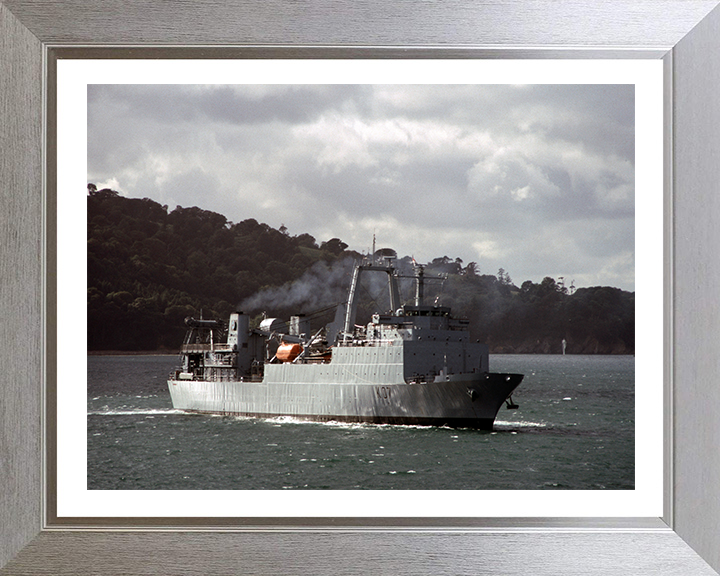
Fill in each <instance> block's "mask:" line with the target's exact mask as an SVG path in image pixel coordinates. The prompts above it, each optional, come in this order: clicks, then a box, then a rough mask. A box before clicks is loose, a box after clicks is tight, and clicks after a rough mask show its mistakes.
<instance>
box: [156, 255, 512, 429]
mask: <svg viewBox="0 0 720 576" xmlns="http://www.w3.org/2000/svg"><path fill="white" fill-rule="evenodd" d="M393 260H394V256H393V255H392V254H391V255H390V256H386V257H385V258H383V259H381V260H380V261H378V260H377V259H375V258H373V259H372V260H371V261H366V262H360V263H357V264H356V265H355V267H354V270H353V277H352V281H351V285H350V290H349V295H348V299H347V301H346V302H345V303H344V304H341V305H339V306H338V308H337V311H336V315H335V320H334V321H333V322H331V323H330V324H328V325H327V326H324V327H322V328H320V329H319V330H317V331H314V332H313V331H311V330H310V326H309V322H308V321H307V319H306V318H305V317H304V316H293V317H291V318H290V321H289V322H285V321H282V320H280V319H277V318H266V319H265V320H263V321H262V322H261V323H260V326H259V327H258V328H256V329H250V326H249V317H248V316H247V315H246V314H243V313H242V312H236V313H233V314H231V315H230V318H229V320H228V323H227V325H225V324H224V323H223V322H220V321H218V320H196V319H193V318H187V319H186V324H187V327H188V332H187V335H186V337H185V341H184V343H183V346H182V349H181V359H182V360H181V366H180V367H179V368H178V369H177V370H176V371H175V372H174V373H173V374H171V376H170V379H169V380H168V387H169V389H170V394H171V397H172V402H173V406H174V407H175V408H177V409H181V410H185V411H190V412H203V413H214V414H228V415H241V416H254V417H277V416H290V417H294V418H298V419H307V420H316V421H344V422H370V423H384V424H415V425H448V426H455V427H472V428H483V429H491V428H492V426H493V422H494V420H495V417H496V415H497V413H498V410H499V409H500V408H501V406H502V405H503V403H507V405H508V406H509V407H516V406H515V405H514V404H512V399H511V394H512V392H513V391H514V390H515V388H516V387H517V386H518V385H519V384H520V382H521V380H522V378H523V376H522V375H521V374H497V373H491V372H490V371H489V360H488V359H489V354H488V347H487V345H485V344H481V343H478V342H471V341H470V336H469V330H468V321H467V320H464V319H456V318H453V317H452V315H451V310H450V308H449V307H446V306H439V305H427V304H425V303H424V285H425V280H426V279H427V278H426V276H425V273H424V269H423V268H422V267H421V266H416V267H415V271H414V275H413V278H414V281H415V297H414V299H413V303H412V304H406V305H402V304H401V303H400V296H399V290H398V279H399V278H401V277H402V276H401V274H400V273H399V272H398V270H396V269H395V268H394V266H393ZM370 273H372V274H380V275H386V277H387V283H388V291H389V298H390V310H389V311H387V312H386V313H383V314H381V313H376V314H374V315H373V316H372V318H371V320H370V322H368V323H367V324H364V325H360V326H359V325H356V324H355V322H356V317H357V291H358V286H359V282H360V278H361V276H362V275H365V274H370ZM222 338H224V342H219V340H221V339H222Z"/></svg>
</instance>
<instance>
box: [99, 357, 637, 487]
mask: <svg viewBox="0 0 720 576" xmlns="http://www.w3.org/2000/svg"><path fill="white" fill-rule="evenodd" d="M634 360H635V359H634V357H632V356H579V355H567V356H560V355H557V356H556V355H491V357H490V366H491V369H492V371H493V372H517V373H522V374H525V378H524V380H523V382H522V383H521V384H520V387H519V388H518V389H517V390H516V391H515V393H514V394H513V400H514V401H515V403H517V404H518V405H519V408H517V409H513V410H508V409H506V408H505V406H503V407H502V408H501V409H500V412H499V414H498V417H497V419H496V422H495V428H494V430H492V431H481V430H469V429H452V428H447V427H420V426H391V425H373V424H341V423H312V422H302V421H295V420H293V419H291V418H273V419H255V418H239V417H229V416H212V415H202V414H185V413H183V412H180V411H178V410H174V409H173V407H172V403H171V401H170V394H169V393H168V390H167V376H168V374H169V372H170V371H171V370H172V369H174V368H175V367H176V366H177V364H178V357H177V356H88V404H87V408H88V413H87V437H88V454H87V456H88V478H87V480H88V484H87V485H88V488H89V489H101V490H116V489H117V490H132V489H137V490H180V489H182V490H233V489H237V490H250V489H265V490H281V489H288V490H290V489H296V490H343V489H347V490H413V489H423V490H513V489H517V490H543V489H566V490H618V489H633V488H634V481H635V430H634V420H635V418H634V416H635V401H634V397H635V395H634V388H635V362H634Z"/></svg>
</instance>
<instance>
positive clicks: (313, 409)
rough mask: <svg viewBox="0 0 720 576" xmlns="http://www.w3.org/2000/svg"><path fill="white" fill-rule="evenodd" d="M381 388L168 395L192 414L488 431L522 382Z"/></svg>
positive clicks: (317, 386) (345, 385) (272, 382)
mask: <svg viewBox="0 0 720 576" xmlns="http://www.w3.org/2000/svg"><path fill="white" fill-rule="evenodd" d="M280 375H281V374H278V376H280ZM282 376H285V375H284V374H283V375H282ZM379 380H381V381H380V382H317V381H315V382H313V381H311V380H309V379H307V378H299V379H295V380H288V379H285V378H282V379H281V378H278V379H273V378H272V377H270V378H267V374H266V379H265V380H264V381H262V382H242V381H240V382H237V381H219V382H218V381H206V380H173V379H171V380H169V381H168V388H169V390H170V395H171V397H172V402H173V406H174V407H175V408H176V409H179V410H183V411H187V412H199V413H209V414H224V415H237V416H250V417H261V418H268V417H280V416H287V417H292V418H297V419H301V420H312V421H318V422H326V421H338V422H365V423H373V424H397V425H426V426H443V425H445V426H452V427H459V428H480V429H491V428H492V426H493V422H494V421H495V417H496V415H497V413H498V410H499V409H500V407H501V406H502V405H503V403H504V402H505V400H506V399H507V398H508V397H509V396H510V395H511V394H512V392H513V390H514V389H515V388H516V387H517V386H518V385H519V384H520V381H521V380H522V375H520V374H492V373H471V374H456V375H450V376H447V377H444V378H442V379H436V381H433V382H425V383H416V384H407V383H405V382H399V383H393V382H389V381H385V382H382V380H383V379H382V378H381V379H379Z"/></svg>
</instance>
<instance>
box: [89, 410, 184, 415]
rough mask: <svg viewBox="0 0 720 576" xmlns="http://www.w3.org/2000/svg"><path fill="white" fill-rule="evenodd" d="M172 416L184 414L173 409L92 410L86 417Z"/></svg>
mask: <svg viewBox="0 0 720 576" xmlns="http://www.w3.org/2000/svg"><path fill="white" fill-rule="evenodd" d="M172 414H184V412H183V411H182V410H175V409H162V410H160V409H155V410H148V409H141V410H92V411H89V412H88V416H169V415H172Z"/></svg>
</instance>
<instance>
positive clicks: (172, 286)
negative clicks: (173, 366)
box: [87, 185, 635, 353]
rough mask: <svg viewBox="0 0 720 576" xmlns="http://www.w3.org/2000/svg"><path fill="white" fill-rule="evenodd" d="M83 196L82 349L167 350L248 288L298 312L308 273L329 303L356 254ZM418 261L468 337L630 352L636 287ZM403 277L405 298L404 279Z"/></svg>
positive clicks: (500, 344)
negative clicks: (519, 277) (190, 323)
mask: <svg viewBox="0 0 720 576" xmlns="http://www.w3.org/2000/svg"><path fill="white" fill-rule="evenodd" d="M87 200H88V212H87V223H88V237H87V268H88V286H87V306H88V347H89V349H90V350H158V349H168V350H172V349H177V348H178V346H179V343H180V342H181V341H182V338H183V333H184V325H183V319H184V318H185V317H187V316H198V317H199V316H200V315H202V316H203V317H205V318H210V317H216V318H226V317H227V315H228V314H229V313H230V312H232V311H233V310H236V309H238V308H239V307H240V306H241V304H242V305H243V306H248V307H249V308H248V309H246V310H244V311H245V312H248V313H250V314H252V315H257V314H259V313H261V312H264V311H266V310H265V309H264V308H263V306H265V305H266V304H265V303H263V304H262V305H261V304H259V303H257V302H259V301H255V300H253V299H252V298H251V297H253V296H255V295H256V294H257V293H258V292H260V291H262V290H263V289H265V291H266V293H277V294H285V296H284V297H283V298H284V300H283V298H278V299H277V302H276V303H275V308H273V309H271V310H267V311H268V312H270V313H272V314H274V315H278V316H279V317H285V316H286V315H289V314H291V313H294V312H307V310H297V309H296V308H294V307H295V306H296V305H297V300H296V297H297V295H298V293H299V292H301V291H300V290H299V289H298V287H299V286H301V285H302V284H303V283H304V282H308V281H309V280H313V279H314V280H315V281H316V285H317V283H318V282H319V285H320V286H321V287H322V288H323V290H325V289H327V294H325V293H323V296H327V298H329V299H330V300H333V299H334V301H328V302H326V303H323V306H330V305H332V304H335V303H337V301H338V298H340V296H339V295H340V294H342V295H343V296H344V295H345V294H344V291H345V290H346V289H347V286H348V284H349V279H350V271H351V261H352V259H357V258H359V257H360V254H358V253H356V252H352V251H348V250H347V244H346V243H345V242H343V241H342V240H340V239H339V238H331V239H329V240H327V241H325V242H321V243H320V245H319V246H318V243H317V241H316V240H315V238H313V237H312V236H311V235H310V234H300V235H298V236H290V235H289V233H288V231H287V228H285V227H284V226H281V228H280V230H276V229H274V228H272V227H270V226H268V225H267V224H262V223H258V222H257V220H254V219H252V218H250V219H247V220H243V221H242V222H239V223H232V222H229V221H228V220H227V218H226V217H225V216H222V215H221V214H217V213H215V212H210V211H207V210H202V209H200V208H198V207H190V208H183V207H181V206H178V207H177V208H175V209H174V210H172V211H168V207H167V206H162V205H160V204H158V203H157V202H154V201H153V200H150V199H148V198H142V199H139V198H125V197H122V196H120V195H119V194H117V192H114V191H113V190H109V189H104V190H97V189H96V188H95V187H94V186H91V185H88V199H87ZM396 265H397V266H398V267H401V268H404V269H405V271H406V272H407V274H405V275H407V276H411V275H412V268H413V266H414V265H415V263H414V260H413V259H412V258H410V257H409V256H406V257H403V258H400V259H398V260H397V262H396ZM425 269H426V277H427V279H428V280H427V282H426V289H425V300H426V303H433V302H437V303H442V304H446V305H451V306H452V307H453V311H454V313H455V315H457V316H464V317H467V318H469V319H470V320H471V323H470V326H471V336H472V338H473V339H479V340H481V341H485V342H488V344H490V346H491V350H493V351H496V352H498V351H505V352H525V353H539V352H550V353H559V352H560V351H561V342H562V340H563V339H564V340H565V341H566V342H567V351H568V352H569V353H632V352H634V349H635V295H634V293H629V292H624V291H622V290H619V289H617V288H609V287H592V288H580V289H578V290H576V291H574V292H573V293H570V294H569V293H568V291H567V290H565V289H563V286H562V285H560V284H558V283H557V282H556V280H555V279H553V278H550V277H546V278H544V279H543V280H542V281H541V282H540V283H539V284H535V283H533V282H531V281H529V280H528V281H526V282H523V283H522V285H521V286H520V288H518V287H517V286H515V285H514V284H513V282H512V280H511V278H510V275H509V274H508V273H507V272H506V271H505V270H504V269H502V268H501V269H500V270H499V271H498V274H497V276H492V275H487V274H481V273H480V268H479V266H478V265H477V263H476V262H470V263H468V264H467V265H466V266H465V267H463V261H462V260H461V259H459V258H455V259H454V260H453V259H452V258H450V257H448V256H442V257H439V258H435V259H434V260H432V261H431V262H430V263H428V264H427V265H426V266H425ZM308 274H309V276H308ZM321 275H324V276H323V277H322V279H321ZM433 276H435V277H436V278H437V279H436V280H432V279H431V278H432V277H433ZM298 279H301V280H302V281H301V282H299V283H298V282H296V283H295V284H293V281H296V280H298ZM402 285H403V292H404V293H405V294H406V297H407V300H406V302H409V301H411V300H412V297H413V295H414V291H413V289H412V286H411V281H410V280H404V281H403V282H402ZM385 286H386V283H385V284H383V283H382V282H379V283H378V284H372V283H371V284H368V285H367V286H365V287H364V288H363V290H362V292H363V298H364V299H363V300H362V301H361V303H360V307H359V311H358V322H364V321H367V320H368V319H369V315H370V314H372V313H373V312H375V311H378V309H380V310H384V308H386V307H388V306H389V303H388V302H387V300H385V299H386V298H387V295H386V291H387V289H386V287H385ZM283 290H285V292H283ZM273 291H275V292H273ZM315 292H317V290H314V291H313V290H309V291H308V294H310V295H313V296H317V295H318V294H315ZM253 302H255V304H253ZM253 306H254V308H253ZM329 314H330V316H331V317H332V312H329ZM331 317H330V318H327V319H326V321H329V320H330V319H331Z"/></svg>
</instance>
